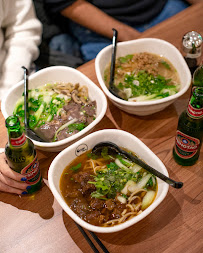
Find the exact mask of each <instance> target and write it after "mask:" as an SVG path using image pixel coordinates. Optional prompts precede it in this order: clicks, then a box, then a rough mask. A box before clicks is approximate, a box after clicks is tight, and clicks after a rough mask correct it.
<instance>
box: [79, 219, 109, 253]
mask: <svg viewBox="0 0 203 253" xmlns="http://www.w3.org/2000/svg"><path fill="white" fill-rule="evenodd" d="M75 224H76V225H77V227H78V228H79V230H80V232H81V233H82V235H83V236H84V238H85V239H86V241H87V242H88V243H89V245H90V247H91V248H92V250H93V251H94V252H95V253H99V251H98V249H97V248H96V246H95V245H94V243H93V242H92V241H91V239H90V238H89V236H88V235H87V233H86V232H85V230H84V229H83V228H82V227H81V226H80V225H79V224H77V223H76V222H75ZM89 233H90V234H91V236H92V237H93V238H94V239H95V241H96V242H97V244H98V245H99V246H100V248H101V249H102V250H103V252H104V253H109V251H108V250H107V248H106V247H105V246H104V244H103V243H102V242H101V241H100V240H99V238H98V237H97V236H96V235H95V233H94V232H91V231H89Z"/></svg>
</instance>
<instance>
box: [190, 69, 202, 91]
mask: <svg viewBox="0 0 203 253" xmlns="http://www.w3.org/2000/svg"><path fill="white" fill-rule="evenodd" d="M197 87H203V65H201V66H199V67H198V68H197V69H196V70H195V72H194V74H193V80H192V90H194V89H195V88H197Z"/></svg>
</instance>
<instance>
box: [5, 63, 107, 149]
mask: <svg viewBox="0 0 203 253" xmlns="http://www.w3.org/2000/svg"><path fill="white" fill-rule="evenodd" d="M58 69H59V70H60V69H61V70H68V71H72V72H74V73H76V74H77V75H80V76H81V77H82V78H83V79H84V81H86V82H88V83H90V85H91V86H92V87H94V89H95V90H96V92H97V94H99V96H100V97H101V99H102V102H103V106H102V109H101V112H100V114H99V115H98V116H97V117H96V118H95V120H94V121H93V122H92V123H90V124H89V125H88V126H87V127H85V128H84V129H83V130H81V131H80V132H78V133H76V134H74V135H72V136H70V137H67V138H65V139H63V140H60V141H57V142H40V141H36V140H32V141H33V143H34V144H35V145H36V146H38V147H44V148H47V147H48V148H54V147H55V148H57V147H60V146H62V145H64V144H67V143H69V142H71V141H74V140H75V139H78V138H80V137H81V136H82V135H84V134H85V133H87V132H88V131H90V130H91V129H92V128H94V127H95V126H96V124H98V123H99V122H100V121H101V119H102V118H103V117H104V115H105V113H106V110H107V99H106V96H105V95H104V93H103V91H102V90H101V89H100V88H99V87H98V86H97V85H96V84H95V83H94V82H93V81H92V80H90V79H89V78H88V77H87V76H86V75H85V74H83V73H82V72H80V71H79V70H77V69H74V68H72V67H68V66H51V67H47V68H44V69H41V70H39V71H37V72H35V73H33V74H31V75H30V76H29V80H33V79H35V78H36V77H38V76H40V75H41V74H43V73H44V72H47V71H54V70H58ZM23 83H24V81H23V80H21V81H20V82H18V83H17V84H16V85H14V86H13V87H12V88H11V89H10V90H9V92H8V93H7V94H6V96H5V97H4V98H3V100H2V102H1V111H2V114H3V116H4V118H6V117H8V116H9V115H7V112H6V100H7V97H8V96H9V95H10V94H11V93H12V92H13V91H14V90H15V89H17V88H18V87H20V86H22V85H23Z"/></svg>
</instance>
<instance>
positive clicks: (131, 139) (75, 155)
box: [48, 129, 169, 233]
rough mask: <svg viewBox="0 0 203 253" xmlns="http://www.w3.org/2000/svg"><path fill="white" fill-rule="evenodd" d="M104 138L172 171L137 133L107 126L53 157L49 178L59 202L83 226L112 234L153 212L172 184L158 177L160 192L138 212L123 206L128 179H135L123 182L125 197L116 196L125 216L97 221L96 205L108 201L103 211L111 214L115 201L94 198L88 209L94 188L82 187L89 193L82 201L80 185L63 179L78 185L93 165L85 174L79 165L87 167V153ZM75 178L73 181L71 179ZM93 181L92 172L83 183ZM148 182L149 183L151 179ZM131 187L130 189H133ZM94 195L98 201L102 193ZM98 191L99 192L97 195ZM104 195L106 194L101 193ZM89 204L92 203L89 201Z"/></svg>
mask: <svg viewBox="0 0 203 253" xmlns="http://www.w3.org/2000/svg"><path fill="white" fill-rule="evenodd" d="M103 141H104V142H105V141H110V142H113V143H115V144H117V145H118V146H119V147H122V148H124V149H126V150H128V151H129V152H132V153H134V154H136V155H137V156H138V157H139V158H141V159H143V160H144V161H145V162H146V163H147V164H149V165H150V166H152V167H154V168H155V169H157V170H158V171H160V172H161V173H163V174H165V175H166V176H168V172H167V169H166V167H165V166H164V164H163V163H162V162H161V160H160V159H159V158H158V157H157V156H156V155H155V154H154V153H153V152H152V151H151V150H150V149H149V148H148V147H147V146H146V145H145V144H144V143H143V142H142V141H140V140H139V139H138V138H137V137H135V136H134V135H132V134H130V133H128V132H126V131H123V130H117V129H105V130H100V131H97V132H94V133H91V134H89V135H88V136H86V137H84V138H83V139H81V140H79V141H77V142H76V143H74V144H73V145H71V146H69V147H67V148H66V149H64V150H63V151H61V152H60V153H59V154H58V155H57V156H56V157H55V159H54V160H53V162H52V163H51V165H50V168H49V172H48V181H49V186H50V189H51V191H52V193H53V195H54V197H55V198H56V200H57V201H58V203H59V204H60V205H61V207H62V208H63V210H64V211H65V212H66V213H67V214H68V215H69V216H70V217H71V218H72V219H73V220H74V221H75V222H77V223H78V224H79V225H81V226H82V227H84V228H86V229H88V230H90V231H93V232H99V233H112V232H117V231H120V230H123V229H125V228H128V227H130V226H132V225H133V224H135V223H137V222H139V221H141V220H142V219H144V218H145V217H146V216H147V215H149V214H150V213H151V212H152V211H153V210H154V209H155V208H156V207H158V205H159V204H160V203H161V202H162V201H163V200H164V198H165V197H166V195H167V192H168V188H169V186H168V184H167V183H165V182H163V181H162V180H160V179H159V178H154V179H153V181H154V183H155V182H156V187H155V188H154V190H155V191H156V194H155V195H154V199H153V201H152V202H151V203H150V205H147V207H145V208H143V209H139V211H138V212H135V210H130V211H129V210H124V209H126V208H123V206H124V204H125V203H124V202H123V200H124V198H123V196H125V195H127V194H128V193H127V191H126V192H124V191H125V190H126V185H128V184H129V183H128V182H130V181H132V180H129V181H126V182H127V183H126V184H123V186H125V187H124V188H123V191H122V193H123V194H122V196H121V195H118V194H117V196H116V198H117V202H116V201H115V199H114V204H115V203H118V202H119V201H120V202H121V203H119V206H118V209H119V208H121V209H122V208H123V209H122V215H121V216H117V217H115V218H117V219H115V220H116V221H113V222H112V220H111V219H110V222H107V223H106V222H103V223H101V224H100V223H98V222H100V221H96V220H95V219H94V217H96V216H98V212H99V210H98V208H97V206H96V205H97V204H98V203H99V205H100V204H101V203H105V205H104V206H103V211H102V212H103V214H104V212H105V210H104V209H108V213H110V212H109V210H111V209H113V208H109V207H111V206H112V204H111V205H109V199H108V200H106V199H105V198H103V197H102V198H100V199H99V202H97V201H96V202H94V201H93V199H92V201H91V207H93V208H92V210H90V209H88V208H89V207H87V209H88V210H87V209H86V207H85V205H86V204H87V203H86V200H87V199H88V198H89V196H87V195H86V193H87V191H89V190H90V188H88V189H85V188H83V189H82V191H84V196H85V198H86V200H82V199H81V200H78V194H77V193H76V191H75V190H76V187H75V186H74V185H68V183H67V185H65V186H63V181H64V182H65V181H66V182H67V181H68V180H69V179H71V180H72V182H73V181H74V182H77V185H78V182H79V181H80V179H79V177H78V174H80V176H82V177H83V175H84V174H87V173H86V172H87V170H89V168H87V167H86V171H85V172H83V175H82V174H81V173H82V172H79V173H77V172H76V171H77V170H78V168H79V167H81V164H82V167H83V161H84V160H85V159H84V157H85V155H86V154H88V153H89V154H90V151H91V149H92V148H93V147H94V146H95V145H96V144H97V143H99V142H103ZM88 157H89V156H88ZM92 159H96V160H94V162H93V163H94V164H95V163H96V165H97V166H96V167H99V166H98V164H100V162H99V160H97V158H92ZM119 159H120V158H119ZM90 160H91V158H90ZM74 161H79V163H78V162H77V163H74ZM100 161H101V160H100ZM97 162H98V164H97ZM117 162H118V163H119V161H117ZM117 162H116V163H117ZM125 162H127V161H125ZM113 164H114V163H111V166H112V165H113ZM125 164H126V163H125ZM78 165H79V167H78ZM118 165H119V164H118ZM92 166H93V170H97V169H95V165H92ZM92 166H89V165H88V167H92ZM126 166H127V165H126ZM124 167H125V166H124ZM133 168H134V169H135V171H134V172H136V171H137V168H135V167H133ZM83 169H84V168H83ZM103 169H104V167H103ZM113 170H114V172H116V173H114V176H115V174H119V173H121V172H120V170H119V167H116V168H114V169H113ZM104 171H105V169H104ZM137 174H139V172H138V173H137ZM112 176H113V175H110V176H108V178H109V180H111V178H112ZM64 177H65V180H64ZM68 177H69V179H68ZM85 177H86V175H85ZM144 177H145V181H146V182H147V181H148V180H149V178H150V176H149V175H148V174H147V172H144ZM147 177H148V178H147ZM146 178H147V179H146ZM83 179H84V177H83ZM71 180H69V181H70V182H71ZM102 180H103V179H102ZM133 180H134V179H133ZM90 181H94V180H91V175H90V178H88V179H87V180H86V179H84V182H86V183H84V182H83V184H82V185H83V187H86V186H87V184H89V186H90V184H91V182H90ZM97 182H98V181H97ZM141 182H143V180H142V179H141V180H140V181H139V182H138V184H141ZM131 183H132V182H131ZM148 183H149V181H148ZM94 184H95V182H94V183H93V185H94ZM138 184H137V185H135V187H138ZM145 184H146V183H145ZM128 186H129V185H128ZM130 187H134V185H133V184H131V185H130ZM130 187H129V188H128V190H129V191H130ZM68 188H70V189H71V190H70V192H68V191H67V189H68ZM142 188H143V189H142V190H141V192H145V191H146V189H147V188H146V186H145V187H144V186H142ZM151 189H152V188H150V192H152V191H151ZM94 190H95V189H94ZM134 190H135V189H134ZM134 190H133V191H134ZM79 191H81V189H80V190H79ZM85 191H86V193H85ZM91 191H92V190H91ZM139 191H140V190H139ZM64 192H65V194H64ZM75 193H76V195H75ZM71 194H72V195H71ZM82 194H83V193H82ZM91 194H92V193H91ZM93 194H94V196H93V198H94V199H95V200H96V199H97V197H98V194H100V193H98V192H97V193H96V192H95V191H93ZM95 194H96V195H97V197H96V195H95ZM108 194H112V192H111V193H110V192H108ZM108 194H107V195H108ZM137 194H138V197H137V196H135V191H134V196H132V194H130V195H131V200H130V201H131V203H130V202H129V203H128V207H129V208H130V209H131V208H132V206H131V205H134V203H133V202H132V197H133V198H134V199H135V198H136V199H138V198H139V197H141V195H139V193H137ZM144 194H145V193H144ZM100 195H102V194H100ZM107 195H106V196H107ZM146 195H147V193H146ZM146 195H145V196H146ZM67 196H68V198H67ZM69 197H70V198H69ZM141 198H142V197H141ZM68 199H69V200H70V202H68V201H69V200H68ZM97 200H98V199H97ZM118 200H119V201H118ZM84 201H85V202H84ZM107 202H108V204H107ZM138 202H139V200H136V203H138ZM76 203H80V205H79V206H77V204H76ZM87 205H89V203H88V204H87ZM143 205H144V204H143ZM134 206H135V205H134ZM114 208H117V206H114ZM85 209H86V211H88V212H87V213H85V212H83V211H85ZM127 209H128V208H127ZM114 210H115V209H114ZM94 211H95V213H93V212H94ZM79 212H80V213H79ZM127 212H128V213H127ZM87 214H88V215H89V218H88V215H87ZM100 214H101V213H100ZM119 215H120V214H119ZM103 216H104V215H100V217H103ZM84 217H85V218H84ZM92 217H93V219H92V220H91V218H92ZM119 217H120V218H121V219H120V218H119ZM110 218H111V217H110ZM95 221H96V222H95Z"/></svg>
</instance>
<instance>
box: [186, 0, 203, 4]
mask: <svg viewBox="0 0 203 253" xmlns="http://www.w3.org/2000/svg"><path fill="white" fill-rule="evenodd" d="M200 1H202V0H186V2H188V3H189V4H197V3H200Z"/></svg>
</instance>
